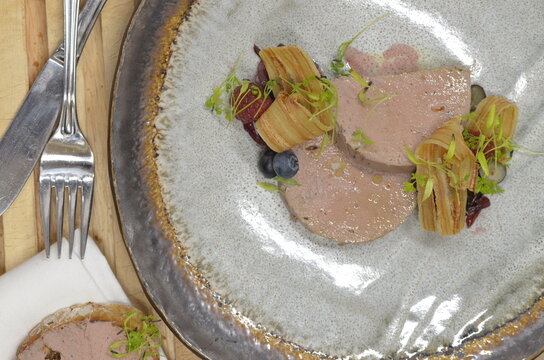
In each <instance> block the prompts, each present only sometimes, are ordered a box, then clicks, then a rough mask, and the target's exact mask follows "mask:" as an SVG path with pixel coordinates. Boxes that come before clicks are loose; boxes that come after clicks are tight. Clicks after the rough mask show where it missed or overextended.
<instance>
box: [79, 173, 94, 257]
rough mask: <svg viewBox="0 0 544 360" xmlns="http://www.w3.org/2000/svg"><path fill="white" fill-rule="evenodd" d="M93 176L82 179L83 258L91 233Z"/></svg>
mask: <svg viewBox="0 0 544 360" xmlns="http://www.w3.org/2000/svg"><path fill="white" fill-rule="evenodd" d="M93 186H94V178H93V176H86V177H84V178H83V180H82V189H81V193H82V195H83V196H82V199H81V258H82V259H83V258H84V257H85V248H86V246H87V235H88V233H89V220H90V218H91V205H92V201H93Z"/></svg>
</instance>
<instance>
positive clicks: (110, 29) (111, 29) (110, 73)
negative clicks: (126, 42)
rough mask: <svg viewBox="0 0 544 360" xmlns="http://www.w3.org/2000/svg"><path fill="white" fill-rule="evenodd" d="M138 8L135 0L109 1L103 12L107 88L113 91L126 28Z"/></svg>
mask: <svg viewBox="0 0 544 360" xmlns="http://www.w3.org/2000/svg"><path fill="white" fill-rule="evenodd" d="M135 9H136V6H135V3H134V0H117V1H108V2H107V3H106V5H105V6H104V11H103V13H102V16H101V18H102V38H103V43H104V44H107V46H104V48H103V54H104V62H105V63H106V64H107V65H108V66H106V73H105V75H106V77H105V82H106V86H107V89H109V90H110V91H111V88H112V85H113V79H114V77H115V73H116V71H117V61H118V59H119V51H120V49H121V45H122V43H123V39H124V36H125V32H126V29H127V27H128V24H129V21H130V19H131V17H132V14H133V12H134V10H135Z"/></svg>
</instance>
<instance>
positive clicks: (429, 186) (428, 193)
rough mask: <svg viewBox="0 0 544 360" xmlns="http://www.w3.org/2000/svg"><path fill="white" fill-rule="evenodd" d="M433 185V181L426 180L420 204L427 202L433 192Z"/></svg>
mask: <svg viewBox="0 0 544 360" xmlns="http://www.w3.org/2000/svg"><path fill="white" fill-rule="evenodd" d="M433 185H434V183H433V179H430V178H429V179H427V182H426V184H425V190H424V191H423V199H422V200H421V201H422V202H423V201H425V200H427V199H428V198H429V197H430V196H431V194H432V192H433Z"/></svg>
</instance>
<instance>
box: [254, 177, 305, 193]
mask: <svg viewBox="0 0 544 360" xmlns="http://www.w3.org/2000/svg"><path fill="white" fill-rule="evenodd" d="M272 180H274V181H277V182H279V183H283V184H285V185H289V186H300V184H299V183H298V181H296V180H295V179H292V178H290V179H286V178H282V177H281V176H276V177H273V178H272ZM257 185H259V186H260V187H262V188H263V189H265V190H266V191H277V192H279V193H281V194H283V191H282V190H281V189H280V188H279V186H278V185H277V184H272V183H269V182H264V181H258V182H257Z"/></svg>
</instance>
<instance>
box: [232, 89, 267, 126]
mask: <svg viewBox="0 0 544 360" xmlns="http://www.w3.org/2000/svg"><path fill="white" fill-rule="evenodd" d="M241 88H242V87H241V86H238V87H237V88H235V89H234V90H233V92H232V94H231V97H230V104H231V106H232V107H233V108H234V112H235V114H236V118H237V119H238V120H240V121H241V122H243V123H244V124H247V123H253V122H255V121H257V119H259V117H260V116H261V115H262V114H263V113H264V112H265V111H266V109H268V107H269V106H270V105H272V99H271V98H270V97H266V98H264V90H263V87H262V86H259V85H257V84H255V83H253V82H252V83H249V86H248V88H247V90H246V91H244V92H243V93H240V90H241Z"/></svg>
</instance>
